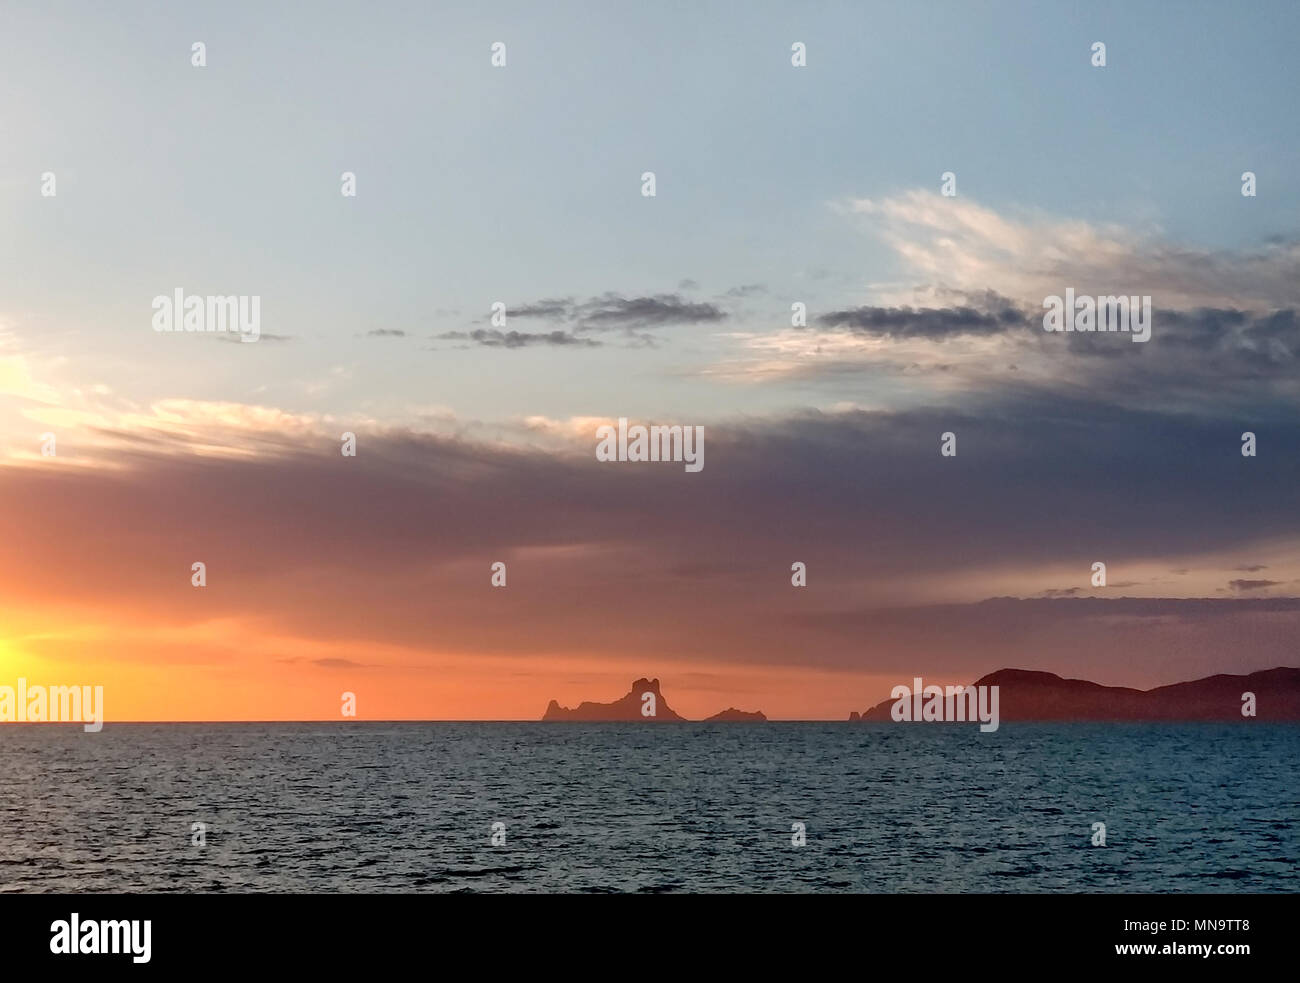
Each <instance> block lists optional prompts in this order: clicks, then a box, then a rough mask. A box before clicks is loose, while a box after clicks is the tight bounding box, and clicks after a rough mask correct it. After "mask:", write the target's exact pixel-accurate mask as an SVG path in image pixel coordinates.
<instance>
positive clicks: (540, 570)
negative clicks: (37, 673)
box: [0, 398, 1300, 682]
mask: <svg viewBox="0 0 1300 983" xmlns="http://www.w3.org/2000/svg"><path fill="white" fill-rule="evenodd" d="M145 419H147V421H149V422H148V426H146V425H145V423H144V421H143V420H142V421H138V422H130V424H129V425H128V426H127V427H126V429H125V430H124V431H123V432H121V433H117V432H115V431H110V432H109V433H106V434H105V435H104V437H105V439H106V440H109V439H110V438H112V442H111V444H109V445H107V447H106V451H105V453H106V454H107V455H108V456H107V457H106V460H109V461H111V462H112V466H113V468H112V470H111V471H110V470H102V469H100V470H94V469H78V468H69V467H67V466H66V463H65V462H64V461H63V460H62V458H60V459H58V460H46V461H42V462H36V463H29V464H25V465H23V466H7V467H5V468H4V472H3V480H0V536H2V537H3V538H4V541H5V542H6V544H7V549H6V551H5V552H4V554H3V555H0V596H3V597H5V598H6V603H7V604H9V605H11V606H17V607H24V606H25V607H29V608H30V607H35V606H37V605H49V604H50V603H52V599H57V602H58V603H59V604H60V605H64V606H67V607H69V608H75V609H76V610H77V611H78V612H79V615H78V616H79V617H83V618H87V619H92V618H95V617H102V618H108V617H110V616H111V617H120V616H122V613H123V612H127V613H129V612H140V616H143V613H144V612H146V611H147V612H148V617H149V618H150V619H151V621H150V623H151V624H158V625H161V626H165V627H172V628H175V629H177V630H180V629H181V628H182V627H183V626H184V625H186V624H190V623H194V622H196V621H207V620H211V619H217V618H220V619H226V620H229V621H231V622H238V623H241V624H250V625H258V626H260V627H261V628H262V630H263V631H265V632H266V633H268V634H270V635H274V636H283V637H290V638H301V639H314V640H317V641H318V642H319V643H322V644H324V643H326V642H328V643H329V644H330V645H337V646H340V647H351V648H352V649H353V650H354V651H355V650H357V649H356V647H357V646H382V645H388V646H393V647H394V648H405V649H414V650H417V651H428V652H430V653H436V652H459V653H484V654H487V653H494V654H498V655H503V656H504V655H514V656H519V657H531V656H539V657H540V656H542V655H545V654H546V653H556V652H563V653H565V654H566V657H573V658H580V657H591V658H600V659H603V660H606V664H609V662H611V661H612V662H613V663H616V664H619V665H626V667H627V668H629V669H633V670H634V671H640V670H639V669H638V668H637V667H641V666H644V665H646V664H647V663H654V662H655V661H656V660H662V659H663V658H665V654H666V653H671V656H672V658H674V659H677V660H707V661H709V662H710V663H713V664H716V663H722V662H726V663H731V664H737V665H746V664H752V665H759V664H762V665H768V666H771V665H777V664H780V665H787V666H791V667H795V668H798V669H800V670H802V671H816V670H839V669H854V670H867V669H871V670H880V671H889V672H893V671H895V670H900V671H901V670H903V669H905V668H906V669H912V668H918V667H920V668H924V666H934V667H936V668H944V669H945V671H952V672H954V673H962V674H965V673H968V672H969V671H976V672H982V671H987V670H989V669H991V668H996V667H998V666H1001V665H1025V664H1026V663H1031V662H1032V663H1033V666H1031V667H1039V668H1046V669H1051V670H1053V671H1066V672H1071V671H1077V667H1078V665H1080V664H1086V665H1087V666H1088V670H1089V673H1088V674H1089V675H1094V674H1095V677H1097V678H1100V677H1107V678H1110V679H1112V680H1113V679H1117V678H1119V679H1125V680H1128V681H1131V682H1140V681H1142V680H1140V679H1138V678H1136V677H1139V676H1142V677H1143V678H1147V676H1149V678H1150V679H1152V680H1154V681H1156V682H1167V681H1168V680H1169V679H1176V678H1187V677H1188V676H1189V675H1195V674H1196V673H1197V672H1199V671H1200V670H1201V669H1202V668H1206V667H1208V668H1209V671H1224V670H1225V668H1228V667H1233V668H1237V669H1247V668H1261V667H1263V666H1261V665H1257V664H1256V663H1258V662H1261V661H1262V660H1272V661H1273V663H1274V664H1275V663H1276V662H1278V661H1282V660H1283V659H1284V653H1285V652H1287V651H1292V649H1287V648H1286V646H1288V645H1291V646H1292V648H1293V641H1292V640H1293V639H1294V637H1295V631H1296V629H1297V628H1300V614H1297V612H1296V611H1295V610H1294V609H1293V602H1294V599H1291V601H1287V600H1286V599H1278V598H1261V599H1253V598H1229V599H1223V600H1221V601H1198V602H1197V603H1186V604H1183V603H1181V602H1183V601H1189V602H1190V601H1192V600H1196V599H1195V598H1187V597H1184V598H1177V599H1173V600H1177V601H1179V602H1180V603H1179V604H1176V605H1175V604H1172V603H1166V601H1168V599H1165V600H1163V601H1162V599H1160V598H1141V597H1138V598H1130V599H1116V600H1114V601H1113V602H1112V601H1111V600H1107V599H1105V598H1097V597H1091V596H1090V597H1076V596H1069V597H1060V598H1058V599H1056V600H1050V599H1041V600H1039V601H1034V602H1032V603H1025V604H1018V603H1012V602H999V603H997V604H992V605H985V606H980V605H975V604H971V603H968V602H969V601H971V600H975V599H978V598H980V597H987V596H989V595H990V594H995V593H1015V594H1018V595H1021V596H1025V595H1029V594H1035V593H1039V592H1041V591H1042V585H1043V584H1044V583H1053V584H1057V585H1058V587H1057V588H1055V590H1057V591H1060V592H1062V593H1065V592H1069V591H1071V590H1072V589H1073V588H1072V586H1071V585H1072V584H1077V585H1086V584H1087V583H1088V576H1089V571H1090V565H1091V563H1092V562H1093V561H1094V560H1095V559H1098V558H1104V559H1105V560H1106V562H1107V564H1108V567H1109V569H1110V571H1111V574H1112V576H1113V577H1114V579H1115V582H1116V583H1130V582H1134V581H1135V580H1139V579H1144V578H1142V577H1140V576H1137V575H1136V573H1137V571H1138V570H1139V568H1140V567H1141V566H1142V565H1144V564H1145V565H1146V566H1148V567H1150V566H1153V565H1154V566H1156V567H1158V569H1159V570H1168V569H1169V568H1170V567H1172V566H1177V565H1178V558H1188V559H1189V560H1194V563H1185V564H1184V565H1188V566H1192V565H1194V566H1196V567H1197V568H1198V569H1208V568H1210V567H1211V566H1213V568H1214V569H1219V570H1222V569H1230V568H1231V567H1232V566H1234V565H1240V564H1243V563H1246V562H1249V561H1252V560H1260V559H1264V560H1267V561H1268V563H1269V565H1270V567H1271V568H1272V569H1274V570H1275V571H1276V574H1275V576H1276V578H1277V580H1278V581H1279V582H1285V581H1286V580H1287V579H1292V578H1296V577H1298V576H1300V571H1297V570H1295V569H1294V568H1295V566H1296V564H1295V562H1293V561H1291V560H1290V559H1288V558H1289V557H1291V556H1294V555H1296V551H1295V549H1294V544H1295V543H1300V514H1297V512H1296V510H1295V508H1294V492H1293V489H1294V488H1295V487H1296V484H1297V481H1300V422H1296V421H1295V419H1294V418H1292V419H1291V420H1288V421H1280V422H1278V423H1277V424H1276V425H1275V426H1274V427H1273V428H1272V429H1271V430H1270V431H1269V433H1268V443H1267V446H1268V447H1269V453H1267V454H1265V455H1261V456H1260V457H1258V458H1255V459H1252V460H1250V461H1248V462H1243V459H1242V458H1241V456H1240V453H1239V452H1238V450H1237V446H1236V434H1235V433H1233V432H1232V431H1233V428H1232V427H1225V425H1224V424H1223V423H1222V422H1221V421H1215V420H1206V419H1201V418H1197V417H1187V416H1184V415H1179V414H1162V413H1156V412H1133V411H1121V410H1118V409H1104V408H1103V409H1099V408H1098V407H1096V406H1095V405H1093V404H1090V403H1086V402H1071V401H1069V400H1067V399H1055V400H1050V399H1046V398H1032V399H1031V398H1021V399H1019V400H1004V401H1003V402H1002V403H1000V404H998V405H988V406H982V407H979V408H978V409H975V408H968V409H967V410H965V411H958V410H955V409H952V408H942V407H930V408H918V409H915V410H908V411H900V412H867V411H861V410H846V411H843V412H839V413H818V412H812V411H808V412H801V413H795V414H789V415H783V416H776V417H770V418H753V417H751V418H739V419H721V420H714V421H702V422H703V423H704V424H705V426H706V431H705V432H706V449H707V454H706V465H705V468H704V470H703V471H702V472H699V473H698V474H688V473H686V472H685V471H684V470H683V469H682V468H681V467H680V466H674V465H659V464H612V463H606V462H600V461H597V460H596V459H595V456H594V447H595V443H596V441H595V423H596V421H595V420H594V419H593V420H591V421H587V424H590V427H588V426H587V425H586V424H582V425H580V424H578V423H574V424H573V425H572V426H570V427H568V428H567V430H566V428H565V427H564V426H562V425H560V424H557V423H554V422H552V421H529V423H528V427H526V428H524V429H523V430H522V431H521V433H519V434H516V435H515V437H516V439H515V440H514V441H512V442H505V441H501V440H496V439H475V438H473V437H472V436H471V433H470V431H468V430H465V429H464V428H460V429H458V431H457V432H456V433H449V434H433V433H422V432H416V431H412V430H407V429H400V428H378V427H375V426H373V425H372V426H369V427H365V426H363V425H362V423H353V422H352V421H349V425H348V426H347V427H345V428H343V429H352V430H355V431H356V432H357V434H358V446H359V448H360V453H359V455H358V456H357V457H356V458H344V457H342V456H340V454H339V442H338V434H339V432H340V427H339V424H338V421H331V420H327V419H324V418H313V417H303V416H295V415H293V414H284V413H282V412H280V411H276V410H273V409H269V408H262V407H240V406H238V405H231V404H216V405H212V406H206V405H203V404H193V403H180V404H171V405H168V406H166V407H158V408H157V409H155V410H154V412H152V413H151V414H149V415H148V417H146V418H145ZM945 431H953V432H955V433H956V434H957V438H958V456H957V457H955V458H944V457H942V456H941V455H940V454H939V435H940V434H941V433H943V432H945ZM529 433H538V434H539V438H540V439H541V440H542V443H541V444H539V445H538V446H531V445H529V444H528V443H525V442H521V441H523V440H525V439H526V437H527V435H528V434H529ZM213 446H216V447H217V448H219V449H221V450H222V452H221V453H217V452H215V451H213V450H211V449H210V448H211V447H213ZM227 449H228V451H227ZM1008 476H1014V480H1008ZM1224 502H1232V503H1233V521H1232V522H1224V521H1222V518H1223V508H1224V504H1223V503H1224ZM34 515H39V516H40V517H41V521H40V522H33V521H31V517H32V516H34ZM864 544H869V547H870V548H869V551H868V553H869V555H864V552H863V547H864ZM1207 557H1210V559H1207ZM1275 557H1278V559H1275ZM719 558H725V562H724V561H723V560H722V559H719ZM195 559H202V560H203V561H204V562H206V563H207V564H208V571H209V586H208V587H207V588H206V589H205V590H203V591H195V590H193V589H192V588H191V587H190V585H189V564H190V563H192V562H193V561H194V560H195ZM496 560H502V561H505V562H507V564H508V567H509V573H510V589H509V591H493V590H490V589H488V588H487V587H486V583H487V576H488V565H489V564H490V563H491V562H494V561H496ZM795 560H799V561H802V562H805V563H807V564H808V570H809V584H810V587H809V588H808V589H807V590H800V589H795V588H792V587H791V586H790V584H789V577H790V572H789V571H790V564H791V562H793V561H795ZM1211 561H1213V562H1211ZM1071 578H1073V579H1071ZM1179 583H1180V585H1181V584H1183V583H1185V581H1182V580H1180V581H1179ZM1219 583H1222V581H1219ZM1186 589H1187V590H1191V589H1194V586H1189V587H1188V588H1186ZM574 597H582V598H584V603H583V604H582V605H574V604H573V598H574ZM864 597H866V598H871V599H872V601H871V604H870V605H869V606H868V605H864V604H863V601H862V599H863V598H864ZM940 601H942V602H944V603H939V602H940ZM1094 601H1095V602H1097V603H1094ZM1053 605H1057V606H1053ZM1233 605H1236V606H1235V607H1233ZM949 608H951V609H952V610H948V609H949ZM905 611H915V612H916V613H915V614H904V613H902V612H905ZM69 617H71V615H69ZM1216 626H1218V627H1216ZM345 655H346V649H345V651H344V652H342V653H340V657H342V656H345ZM431 657H432V656H431ZM922 663H924V666H922ZM1144 674H1145V675H1144Z"/></svg>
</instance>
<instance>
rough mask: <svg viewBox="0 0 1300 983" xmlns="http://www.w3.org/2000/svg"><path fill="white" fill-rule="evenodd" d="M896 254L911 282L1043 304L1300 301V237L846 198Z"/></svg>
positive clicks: (914, 200) (954, 203)
mask: <svg viewBox="0 0 1300 983" xmlns="http://www.w3.org/2000/svg"><path fill="white" fill-rule="evenodd" d="M839 207H840V208H841V209H842V210H843V211H845V212H847V213H849V214H852V215H857V216H861V217H863V218H865V219H867V220H868V221H869V222H870V223H871V224H872V227H873V229H874V230H875V231H876V232H877V233H878V234H879V235H880V236H881V237H882V238H883V239H884V241H885V242H886V243H887V244H889V245H890V246H891V247H892V248H893V249H894V250H895V252H896V254H897V256H898V257H899V260H900V261H901V263H902V266H903V268H904V270H905V271H906V273H907V274H908V275H910V276H911V277H912V284H911V287H912V288H913V290H914V289H915V288H916V287H917V286H921V285H931V286H935V287H944V288H948V289H957V290H964V291H984V290H994V291H997V292H998V293H1000V294H1002V295H1003V296H1006V297H1010V298H1013V299H1014V300H1016V301H1018V302H1020V303H1022V304H1024V305H1026V306H1037V305H1038V304H1039V303H1040V302H1041V301H1042V299H1043V298H1044V297H1046V296H1049V295H1051V294H1057V295H1064V292H1065V288H1066V287H1074V289H1075V290H1076V292H1077V293H1078V294H1081V295H1082V294H1088V295H1092V296H1097V295H1103V296H1104V295H1109V294H1117V293H1128V294H1134V293H1136V294H1150V295H1151V296H1152V297H1153V299H1154V303H1155V304H1156V305H1157V307H1158V308H1159V309H1161V310H1172V309H1180V310H1188V309H1194V308H1202V307H1203V308H1229V309H1238V310H1246V311H1252V312H1255V313H1257V314H1263V313H1267V312H1268V311H1272V310H1276V309H1279V308H1295V307H1300V277H1298V276H1297V273H1300V241H1274V242H1269V243H1266V244H1265V245H1263V246H1261V247H1260V248H1258V249H1254V250H1243V251H1226V250H1220V251H1211V250H1207V249H1201V248H1196V247H1190V246H1183V245H1179V244H1176V243H1171V242H1168V241H1166V240H1165V239H1164V238H1163V237H1162V235H1161V231H1160V229H1159V228H1157V227H1154V226H1143V227H1136V228H1134V227H1124V226H1120V225H1114V224H1111V225H1097V224H1094V223H1090V222H1085V221H1080V220H1075V219H1061V218H1056V217H1053V216H1048V215H1045V214H1043V213H1039V212H1026V213H1023V214H1019V215H1015V216H1006V215H1002V214H999V213H998V212H995V211H994V210H993V209H991V208H988V207H985V206H982V205H979V204H976V203H975V202H974V201H972V200H971V199H969V198H966V197H956V198H945V197H943V196H942V195H939V194H937V193H935V192H933V191H928V190H912V191H907V192H904V193H902V194H898V195H893V196H890V197H886V198H880V199H868V198H859V199H852V200H849V201H847V202H844V203H842V204H841V205H840V206H839Z"/></svg>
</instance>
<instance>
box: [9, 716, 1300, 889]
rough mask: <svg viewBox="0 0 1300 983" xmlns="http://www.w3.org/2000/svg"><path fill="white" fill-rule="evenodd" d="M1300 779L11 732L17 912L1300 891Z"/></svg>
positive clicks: (825, 739)
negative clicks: (465, 896) (384, 901)
mask: <svg viewBox="0 0 1300 983" xmlns="http://www.w3.org/2000/svg"><path fill="white" fill-rule="evenodd" d="M1298 766H1300V726H1295V725H1284V724H1254V723H1251V724H1232V725H1217V724H1194V725H1168V724H1149V725H1143V724H1026V723H1020V724H1015V723H1011V724H1008V723H1004V724H1002V726H1001V727H1000V728H999V729H998V730H997V731H996V732H993V733H980V731H979V729H978V727H976V726H973V725H969V724H930V723H926V724H893V723H881V724H875V723H872V724H850V723H847V722H846V723H780V722H768V723H762V724H747V723H732V724H685V723H683V724H638V723H629V724H618V723H605V724H597V723H593V724H582V723H572V724H570V723H562V724H541V723H406V722H401V723H366V722H353V721H348V722H340V723H266V724H263V723H229V724H180V723H177V724H146V723H142V724H113V723H109V724H106V725H105V726H104V729H103V730H102V731H101V732H99V733H86V732H84V731H83V730H82V728H81V727H80V726H77V725H50V724H45V725H42V724H6V725H3V726H0V891H3V892H61V893H66V892H78V893H80V892H131V893H134V892H187V893H192V892H197V893H207V892H399V893H408V892H566V893H567V892H580V893H587V892H702V893H766V892H870V893H897V892H944V893H1003V892H1012V893H1021V892H1033V893H1043V892H1048V893H1055V892H1062V893H1080V892H1086V893H1099V892H1100V893H1105V892H1115V893H1119V892H1123V893H1130V892H1156V893H1166V892H1168V893H1184V892H1225V893H1233V892H1242V893H1260V892H1277V893H1296V892H1298V891H1300V767H1298ZM1099 823H1100V824H1104V845H1102V843H1101V842H1099V833H1101V832H1102V830H1101V828H1100V827H1098V826H1097V825H1096V824H1099Z"/></svg>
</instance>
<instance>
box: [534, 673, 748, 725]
mask: <svg viewBox="0 0 1300 983" xmlns="http://www.w3.org/2000/svg"><path fill="white" fill-rule="evenodd" d="M766 719H767V717H766V716H765V715H764V714H763V713H762V712H760V711H757V710H755V711H753V712H749V711H745V710H737V709H735V708H734V707H728V708H727V709H726V710H723V711H722V712H721V713H715V714H714V715H713V716H712V717H706V718H705V719H704V721H703V722H704V723H715V722H718V723H758V722H761V721H764V720H766ZM542 720H570V721H607V720H626V721H638V722H642V723H674V722H678V723H688V722H689V721H687V719H686V718H685V717H683V716H682V715H681V714H679V713H678V712H677V711H676V710H674V709H673V708H672V707H670V706H669V705H668V701H667V700H665V699H664V696H663V693H662V691H661V690H660V688H659V680H658V679H646V678H645V677H642V678H641V679H637V680H634V681H633V683H632V688H631V689H629V690H628V691H627V694H626V695H624V696H622V697H620V698H619V699H617V700H615V701H614V702H613V703H590V702H587V701H584V702H582V703H580V704H578V706H577V708H576V709H573V710H570V709H569V708H568V707H562V706H560V704H559V703H557V702H556V701H555V700H552V701H551V702H550V703H548V704H547V706H546V713H544V714H543V715H542Z"/></svg>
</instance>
